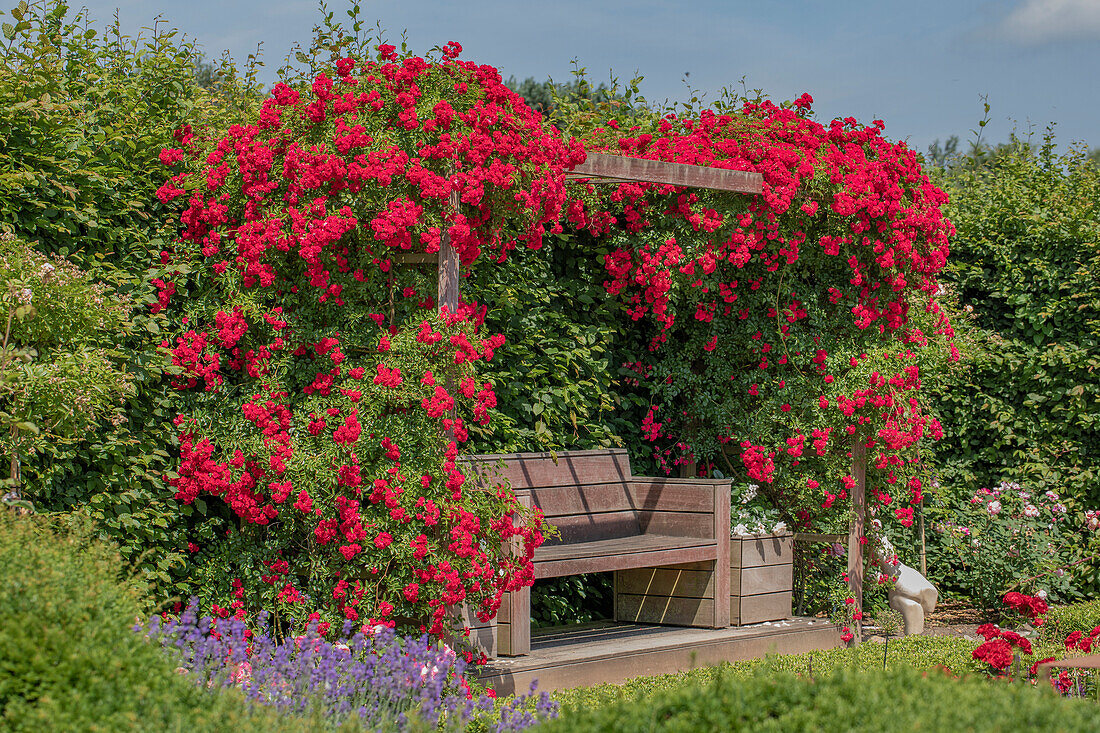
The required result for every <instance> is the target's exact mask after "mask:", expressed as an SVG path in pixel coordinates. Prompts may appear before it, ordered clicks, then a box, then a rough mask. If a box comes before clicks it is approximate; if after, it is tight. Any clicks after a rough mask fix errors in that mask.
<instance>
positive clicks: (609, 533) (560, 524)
mask: <svg viewBox="0 0 1100 733" xmlns="http://www.w3.org/2000/svg"><path fill="white" fill-rule="evenodd" d="M550 524H552V525H553V526H554V527H555V528H557V530H558V532H559V533H560V537H555V538H552V539H549V540H547V542H546V544H545V545H543V546H542V547H541V548H539V550H542V549H543V548H546V549H547V550H548V549H550V548H551V547H566V546H568V547H575V546H577V545H580V544H585V543H589V542H598V541H601V540H610V539H617V538H623V537H629V538H634V537H638V536H639V528H638V517H637V515H635V514H634V512H632V511H625V512H602V513H600V514H574V515H571V516H565V517H555V518H553V519H551V520H550ZM536 552H538V551H536Z"/></svg>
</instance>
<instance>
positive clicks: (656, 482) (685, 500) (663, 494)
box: [629, 476, 729, 513]
mask: <svg viewBox="0 0 1100 733" xmlns="http://www.w3.org/2000/svg"><path fill="white" fill-rule="evenodd" d="M723 488H725V489H726V490H727V491H728V490H729V482H728V481H727V482H726V484H725V486H724V487H723V486H722V485H721V484H717V485H715V484H703V483H695V482H694V481H681V480H672V479H660V478H655V479H647V478H640V477H638V476H634V477H632V478H631V479H630V486H629V491H630V494H631V496H632V497H633V498H634V502H635V506H637V507H638V508H639V509H662V510H667V511H681V512H708V513H710V512H712V511H714V493H715V491H718V490H722V489H723Z"/></svg>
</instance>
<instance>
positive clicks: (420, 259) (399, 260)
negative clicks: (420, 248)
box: [390, 252, 439, 266]
mask: <svg viewBox="0 0 1100 733" xmlns="http://www.w3.org/2000/svg"><path fill="white" fill-rule="evenodd" d="M390 259H391V260H392V261H393V262H394V263H396V264H399V265H432V266H438V265H439V253H438V252H430V253H429V252H400V253H398V254H395V255H391V256H390Z"/></svg>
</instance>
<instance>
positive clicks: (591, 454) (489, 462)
mask: <svg viewBox="0 0 1100 733" xmlns="http://www.w3.org/2000/svg"><path fill="white" fill-rule="evenodd" d="M556 457H557V460H556V462H555V460H554V458H555V456H554V455H553V454H551V453H503V454H490V455H478V456H468V457H466V458H465V459H463V463H464V464H465V465H469V466H471V467H472V468H476V469H477V470H478V473H479V474H481V473H482V472H485V473H486V474H487V476H488V477H490V478H495V477H497V476H499V477H500V478H502V479H505V480H507V481H508V482H509V483H510V484H511V486H512V488H513V489H515V490H521V489H533V488H539V487H544V486H563V485H571V486H580V485H584V484H600V483H612V482H616V481H625V480H627V479H628V478H629V477H630V459H629V457H628V456H627V452H626V451H625V450H623V449H620V448H613V449H610V450H597V451H562V452H561V453H558V454H557V455H556ZM501 461H503V463H504V465H503V466H502V467H498V465H497V464H498V463H499V462H501Z"/></svg>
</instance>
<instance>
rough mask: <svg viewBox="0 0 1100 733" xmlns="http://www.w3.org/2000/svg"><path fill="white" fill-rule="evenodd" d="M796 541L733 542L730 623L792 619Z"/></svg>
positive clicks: (751, 539) (764, 538) (758, 539)
mask: <svg viewBox="0 0 1100 733" xmlns="http://www.w3.org/2000/svg"><path fill="white" fill-rule="evenodd" d="M793 589H794V539H793V537H791V536H790V535H786V536H783V537H773V536H757V537H734V538H733V539H732V540H730V623H731V624H733V625H734V626H744V625H746V624H757V623H762V622H764V621H777V620H779V619H785V618H791V608H792V600H793V595H794V593H793Z"/></svg>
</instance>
